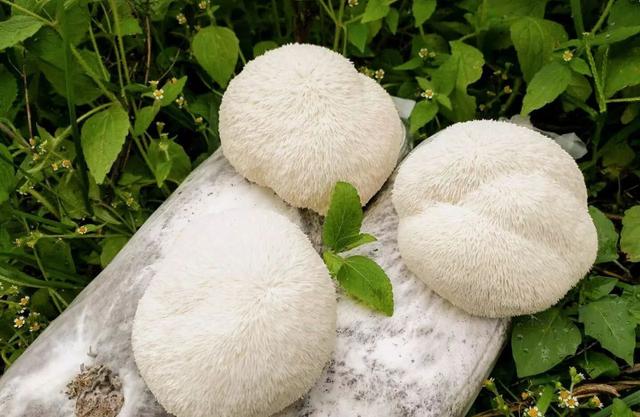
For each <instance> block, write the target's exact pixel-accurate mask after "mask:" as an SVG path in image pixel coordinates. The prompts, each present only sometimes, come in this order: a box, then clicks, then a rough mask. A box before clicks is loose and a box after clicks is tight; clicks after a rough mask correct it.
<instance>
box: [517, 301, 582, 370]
mask: <svg viewBox="0 0 640 417" xmlns="http://www.w3.org/2000/svg"><path fill="white" fill-rule="evenodd" d="M581 339H582V337H581V335H580V330H578V328H577V327H576V325H575V324H573V322H572V321H571V320H569V319H568V318H567V317H566V316H565V315H564V314H563V312H562V310H560V309H559V308H557V307H552V308H550V309H548V310H546V311H543V312H542V313H538V314H536V315H533V316H521V317H516V318H515V319H514V325H513V330H512V332H511V349H512V353H513V359H514V360H515V362H516V370H517V373H518V376H519V377H521V378H522V377H525V376H530V375H536V374H539V373H542V372H544V371H547V370H549V369H551V368H553V367H554V366H555V365H557V364H559V363H560V362H562V360H563V359H564V358H566V357H567V356H571V355H573V354H574V353H575V352H576V348H577V347H578V345H579V344H580V342H581Z"/></svg>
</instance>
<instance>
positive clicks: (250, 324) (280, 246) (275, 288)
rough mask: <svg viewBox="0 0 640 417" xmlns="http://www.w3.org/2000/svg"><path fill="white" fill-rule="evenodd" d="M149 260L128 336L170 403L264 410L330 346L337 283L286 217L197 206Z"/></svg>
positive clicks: (204, 410)
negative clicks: (165, 248) (162, 252)
mask: <svg viewBox="0 0 640 417" xmlns="http://www.w3.org/2000/svg"><path fill="white" fill-rule="evenodd" d="M155 269H156V270H157V273H156V276H155V277H153V278H152V280H151V283H150V284H149V286H148V288H147V290H146V291H145V293H144V295H143V297H142V298H141V300H140V302H139V304H138V308H137V311H136V315H135V319H134V323H133V330H132V345H133V353H134V358H135V361H136V364H137V366H138V369H139V371H140V374H141V375H142V377H143V379H144V380H145V382H146V383H147V386H148V387H149V389H150V390H151V392H152V393H153V394H154V395H155V397H156V399H157V400H158V402H159V403H160V404H161V405H162V406H163V407H164V408H165V409H166V411H168V412H169V413H171V414H173V415H175V416H176V417H257V416H270V415H272V414H274V413H276V412H278V411H280V410H282V409H283V408H285V407H286V406H288V405H289V404H291V403H292V402H294V401H296V400H297V399H299V398H300V397H301V396H303V395H304V394H305V393H306V392H307V391H308V390H309V389H310V388H311V386H312V385H313V383H314V382H315V381H316V380H317V379H318V377H320V375H321V373H322V370H323V367H324V365H325V364H326V362H327V361H328V360H329V358H330V355H331V352H332V350H333V347H334V344H335V329H336V295H335V289H334V285H333V282H332V280H331V278H330V277H329V274H328V272H327V269H326V268H325V266H324V263H323V262H322V259H321V258H320V256H319V255H318V254H317V252H316V251H315V250H314V248H313V247H312V245H311V243H310V242H309V240H308V239H307V237H306V235H305V234H304V233H303V232H302V231H301V230H300V229H299V228H298V227H297V226H296V225H294V224H293V223H291V222H290V221H289V220H287V219H286V218H285V217H283V216H281V215H279V214H276V213H273V212H269V211H265V210H256V209H250V210H247V209H243V210H233V211H226V212H223V213H218V214H214V215H208V216H204V217H202V218H200V219H199V220H197V221H196V222H194V223H192V224H191V225H190V226H189V228H188V230H186V231H184V232H183V233H182V234H181V235H179V236H178V237H177V239H176V242H175V244H174V247H173V248H172V250H171V251H170V253H168V254H167V256H166V257H165V258H164V259H163V261H161V262H160V263H159V264H158V266H157V268H155Z"/></svg>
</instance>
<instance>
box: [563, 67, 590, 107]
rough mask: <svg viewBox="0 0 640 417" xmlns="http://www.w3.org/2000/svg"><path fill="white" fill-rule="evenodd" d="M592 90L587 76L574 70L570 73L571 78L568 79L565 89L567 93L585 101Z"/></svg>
mask: <svg viewBox="0 0 640 417" xmlns="http://www.w3.org/2000/svg"><path fill="white" fill-rule="evenodd" d="M592 92H593V89H592V88H591V83H589V80H587V77H585V76H584V75H580V74H576V73H575V72H573V73H571V79H570V80H569V85H568V86H567V90H566V93H567V94H568V95H570V96H571V97H574V98H577V99H578V100H580V101H587V99H588V98H589V97H590V96H591V93H592Z"/></svg>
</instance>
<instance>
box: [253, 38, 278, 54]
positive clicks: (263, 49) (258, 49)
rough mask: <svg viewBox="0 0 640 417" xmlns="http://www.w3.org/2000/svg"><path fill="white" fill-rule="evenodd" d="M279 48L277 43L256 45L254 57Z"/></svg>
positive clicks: (254, 46) (269, 42) (261, 42)
mask: <svg viewBox="0 0 640 417" xmlns="http://www.w3.org/2000/svg"><path fill="white" fill-rule="evenodd" d="M277 47H278V44H277V43H275V42H274V41H260V42H258V43H256V44H255V45H253V57H254V58H256V57H258V56H260V55H262V54H264V53H265V52H267V51H270V50H272V49H276V48H277Z"/></svg>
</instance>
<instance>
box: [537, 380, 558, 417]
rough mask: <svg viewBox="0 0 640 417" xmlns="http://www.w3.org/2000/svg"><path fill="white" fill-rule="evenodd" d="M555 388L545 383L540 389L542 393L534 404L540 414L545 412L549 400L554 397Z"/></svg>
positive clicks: (549, 402)
mask: <svg viewBox="0 0 640 417" xmlns="http://www.w3.org/2000/svg"><path fill="white" fill-rule="evenodd" d="M555 392H556V390H555V388H554V387H553V386H552V385H545V386H544V388H543V389H542V395H540V398H538V401H537V402H536V406H537V407H538V411H540V415H544V413H546V412H547V409H548V408H549V406H550V405H551V401H553V398H554V397H555Z"/></svg>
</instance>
